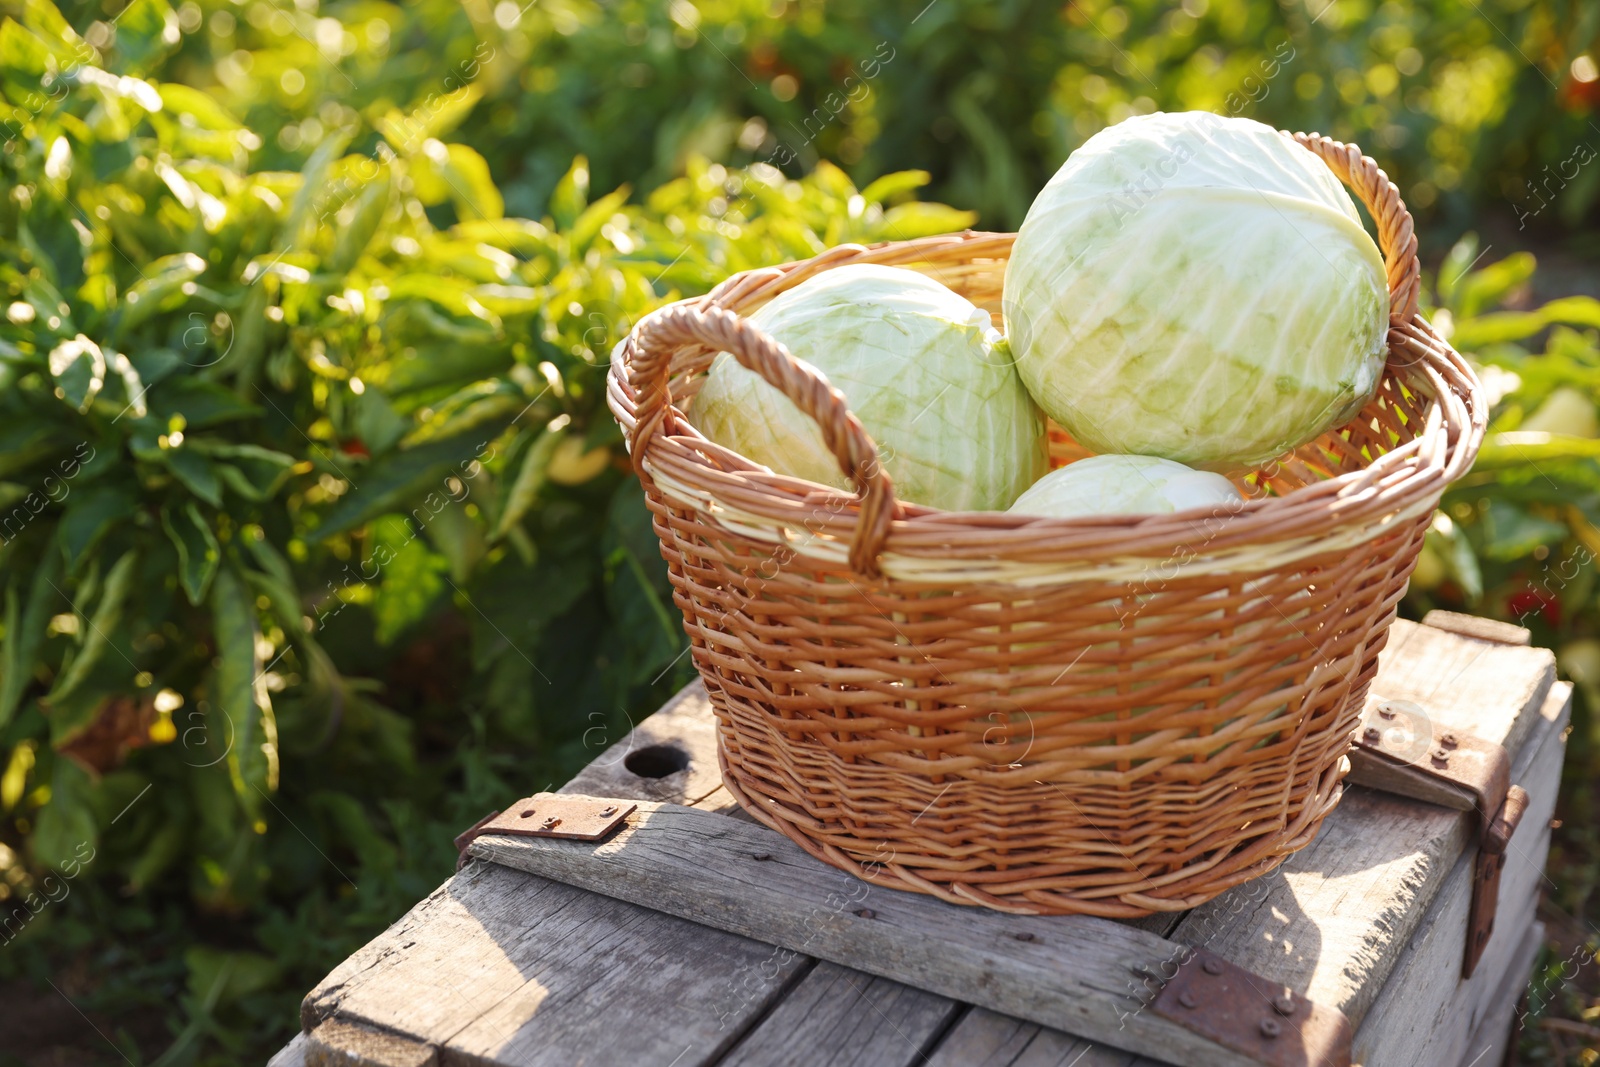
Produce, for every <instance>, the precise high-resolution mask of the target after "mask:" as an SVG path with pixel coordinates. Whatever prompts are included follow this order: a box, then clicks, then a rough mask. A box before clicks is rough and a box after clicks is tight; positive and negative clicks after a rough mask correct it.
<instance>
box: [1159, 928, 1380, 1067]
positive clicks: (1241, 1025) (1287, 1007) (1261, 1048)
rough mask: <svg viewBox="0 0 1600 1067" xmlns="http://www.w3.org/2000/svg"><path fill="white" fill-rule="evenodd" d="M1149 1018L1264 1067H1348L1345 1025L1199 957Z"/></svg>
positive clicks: (1287, 993) (1330, 1012)
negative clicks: (1154, 1016)
mask: <svg viewBox="0 0 1600 1067" xmlns="http://www.w3.org/2000/svg"><path fill="white" fill-rule="evenodd" d="M1150 1010H1152V1011H1154V1012H1155V1013H1156V1014H1157V1015H1159V1016H1160V1017H1161V1018H1163V1019H1167V1020H1169V1021H1170V1022H1174V1023H1177V1024H1178V1025H1179V1026H1181V1027H1183V1028H1184V1029H1185V1030H1189V1031H1191V1032H1193V1033H1196V1034H1200V1035H1201V1036H1202V1037H1207V1038H1210V1039H1211V1040H1212V1041H1215V1042H1216V1043H1217V1044H1219V1045H1222V1046H1224V1047H1226V1048H1229V1049H1232V1050H1233V1051H1234V1052H1237V1053H1239V1054H1240V1055H1243V1056H1247V1057H1249V1058H1250V1059H1251V1060H1253V1061H1255V1062H1256V1063H1260V1064H1264V1065H1266V1067H1349V1065H1350V1044H1351V1040H1352V1037H1351V1029H1350V1020H1349V1019H1348V1018H1346V1017H1345V1014H1344V1012H1342V1011H1340V1010H1339V1009H1337V1008H1329V1007H1325V1006H1323V1005H1320V1004H1316V1003H1313V1002H1312V1001H1311V1000H1308V999H1307V998H1306V997H1303V996H1301V995H1299V994H1297V993H1295V992H1294V990H1292V989H1290V988H1289V987H1288V986H1285V985H1280V984H1278V983H1277V982H1270V981H1268V980H1267V979H1265V978H1263V977H1261V976H1260V975H1258V974H1254V973H1252V972H1250V971H1247V970H1245V969H1244V968H1243V967H1239V966H1237V965H1235V964H1232V963H1229V962H1228V961H1227V960H1225V959H1223V958H1222V957H1221V956H1218V955H1216V954H1215V953H1212V952H1207V951H1206V950H1205V949H1194V950H1193V954H1192V955H1190V956H1189V958H1188V959H1186V960H1184V962H1183V963H1182V964H1180V965H1179V966H1178V970H1177V973H1175V974H1174V975H1173V976H1172V978H1171V979H1169V980H1168V981H1167V983H1166V985H1165V986H1163V987H1162V989H1161V992H1160V993H1159V994H1157V995H1156V999H1155V1000H1154V1001H1152V1002H1151V1005H1150Z"/></svg>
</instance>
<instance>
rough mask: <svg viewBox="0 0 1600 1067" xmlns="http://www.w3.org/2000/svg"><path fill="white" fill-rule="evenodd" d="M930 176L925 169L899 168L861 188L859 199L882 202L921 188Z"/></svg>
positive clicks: (875, 202) (872, 202)
mask: <svg viewBox="0 0 1600 1067" xmlns="http://www.w3.org/2000/svg"><path fill="white" fill-rule="evenodd" d="M931 177H932V176H931V175H930V174H929V173H928V172H927V171H925V170H900V171H895V172H894V173H893V174H885V175H884V176H883V177H881V178H879V179H877V180H876V181H873V182H871V183H869V184H868V185H867V187H866V188H865V189H863V190H861V199H863V200H865V201H866V202H867V203H869V204H882V203H884V202H886V201H889V200H893V199H894V198H895V197H898V196H904V195H906V194H907V193H910V192H913V191H914V190H917V189H920V188H922V187H923V186H924V185H927V184H928V181H929V180H930V178H931Z"/></svg>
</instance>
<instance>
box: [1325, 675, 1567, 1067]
mask: <svg viewBox="0 0 1600 1067" xmlns="http://www.w3.org/2000/svg"><path fill="white" fill-rule="evenodd" d="M1570 710H1571V686H1570V685H1568V684H1567V683H1565V682H1561V683H1558V684H1557V685H1555V686H1553V687H1552V688H1551V691H1550V694H1549V696H1548V697H1547V698H1546V700H1545V703H1544V707H1543V708H1542V709H1541V714H1540V719H1541V723H1540V728H1539V730H1538V732H1537V733H1535V735H1534V736H1533V737H1531V738H1530V739H1529V741H1528V744H1527V745H1525V746H1524V747H1523V751H1522V752H1521V753H1520V754H1519V758H1518V760H1517V762H1516V765H1515V767H1514V770H1513V773H1512V777H1513V779H1514V780H1515V781H1516V782H1517V783H1518V784H1520V785H1522V787H1523V788H1524V789H1526V790H1527V791H1528V808H1527V811H1526V813H1525V814H1524V815H1523V818H1522V824H1521V826H1520V828H1519V829H1518V830H1517V833H1516V835H1515V836H1513V837H1512V839H1511V844H1510V847H1509V848H1508V849H1507V852H1506V866H1505V870H1504V871H1503V872H1502V873H1501V876H1500V903H1499V909H1498V914H1497V918H1496V921H1495V930H1494V935H1493V936H1492V937H1491V938H1490V940H1489V944H1488V945H1487V946H1486V947H1485V950H1484V954H1483V958H1482V960H1480V961H1479V964H1478V968H1477V970H1476V971H1475V972H1474V974H1473V976H1472V978H1471V979H1468V980H1466V981H1461V982H1452V983H1451V984H1450V985H1449V986H1447V987H1445V990H1444V991H1445V992H1446V994H1447V995H1445V996H1428V995H1425V992H1426V991H1427V990H1429V989H1430V988H1435V989H1436V988H1439V984H1440V982H1441V980H1442V976H1444V975H1451V976H1452V977H1455V976H1457V975H1458V974H1459V967H1460V962H1461V952H1462V948H1463V945H1464V932H1465V930H1466V926H1467V916H1468V911H1469V905H1470V901H1471V895H1472V873H1473V870H1472V867H1473V855H1474V852H1473V850H1469V851H1468V852H1467V853H1466V854H1465V855H1463V856H1462V857H1461V859H1460V861H1459V862H1458V863H1457V864H1456V866H1455V869H1453V870H1452V871H1451V872H1450V874H1449V876H1448V878H1446V879H1445V884H1444V887H1443V889H1441V891H1440V893H1439V897H1438V899H1437V900H1436V901H1435V903H1434V907H1433V908H1432V909H1431V910H1430V911H1429V913H1428V916H1427V919H1426V921H1425V922H1423V923H1422V924H1421V925H1420V926H1419V927H1418V928H1417V929H1416V931H1415V932H1414V933H1413V934H1412V936H1411V937H1410V938H1409V939H1408V942H1407V944H1406V945H1405V950H1404V953H1403V954H1402V956H1401V958H1400V960H1399V962H1398V964H1397V965H1396V967H1395V969H1394V972H1393V974H1392V976H1391V977H1390V980H1389V983H1388V984H1387V985H1386V986H1385V988H1384V989H1383V991H1382V992H1381V993H1380V994H1379V996H1378V997H1377V1000H1376V1002H1375V1004H1374V1006H1373V1008H1372V1011H1371V1013H1370V1015H1369V1016H1368V1018H1367V1020H1366V1022H1365V1023H1364V1024H1363V1025H1362V1026H1361V1028H1360V1029H1359V1030H1358V1032H1357V1034H1356V1041H1355V1049H1356V1055H1357V1058H1358V1059H1360V1060H1361V1061H1362V1062H1363V1063H1365V1064H1366V1065H1367V1067H1382V1065H1385V1064H1395V1065H1405V1067H1412V1065H1415V1064H1442V1065H1453V1064H1456V1063H1458V1062H1460V1061H1461V1059H1462V1058H1463V1057H1464V1056H1466V1054H1467V1052H1468V1048H1469V1044H1468V1042H1469V1039H1470V1038H1471V1036H1472V1034H1473V1032H1474V1031H1475V1030H1476V1029H1477V1027H1478V1025H1479V1023H1480V1020H1482V1019H1483V1018H1485V1017H1486V1016H1487V1015H1489V1014H1490V1013H1491V1012H1492V1011H1493V1010H1494V1009H1495V1008H1497V1007H1498V1006H1499V1000H1500V999H1501V997H1502V990H1503V986H1504V984H1505V982H1506V981H1507V975H1508V974H1509V973H1511V972H1512V971H1513V970H1515V968H1516V966H1518V962H1517V957H1518V955H1519V954H1520V953H1521V951H1522V941H1523V938H1524V932H1525V931H1526V930H1528V929H1529V928H1530V927H1531V926H1532V925H1533V923H1534V913H1535V909H1536V906H1537V903H1538V896H1539V888H1540V885H1541V884H1542V882H1543V880H1544V858H1545V855H1546V853H1547V852H1548V851H1549V847H1550V826H1549V824H1550V817H1551V815H1552V814H1553V813H1554V811H1555V804H1556V793H1557V790H1558V787H1559V783H1560V778H1561V760H1562V756H1563V754H1564V751H1565V747H1564V744H1563V738H1562V735H1563V733H1564V732H1565V729H1566V725H1567V721H1568V716H1569V714H1570ZM1530 965H1531V963H1530ZM1520 974H1521V975H1522V976H1523V977H1524V978H1525V977H1526V974H1527V970H1526V968H1524V969H1523V970H1522V971H1521V972H1520ZM1511 999H1513V1000H1515V999H1516V998H1515V996H1512V998H1511Z"/></svg>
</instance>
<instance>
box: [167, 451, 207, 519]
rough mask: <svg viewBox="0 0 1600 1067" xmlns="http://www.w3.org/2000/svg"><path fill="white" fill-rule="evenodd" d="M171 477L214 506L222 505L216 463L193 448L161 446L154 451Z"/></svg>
mask: <svg viewBox="0 0 1600 1067" xmlns="http://www.w3.org/2000/svg"><path fill="white" fill-rule="evenodd" d="M156 455H158V456H159V457H160V458H161V462H162V463H164V464H166V466H167V469H168V470H170V471H171V472H172V475H173V477H175V478H177V479H178V481H179V482H181V483H183V485H184V487H185V488H187V489H188V490H189V492H191V493H193V494H194V495H195V496H197V497H199V498H200V499H201V500H204V501H205V502H206V503H207V504H210V505H211V506H212V507H214V508H219V507H221V506H222V480H221V478H220V476H219V475H218V474H217V468H216V465H215V464H213V463H212V462H211V461H210V460H209V459H207V458H206V457H205V456H204V455H203V454H202V453H201V452H199V451H198V450H196V449H193V448H163V449H159V450H157V452H156Z"/></svg>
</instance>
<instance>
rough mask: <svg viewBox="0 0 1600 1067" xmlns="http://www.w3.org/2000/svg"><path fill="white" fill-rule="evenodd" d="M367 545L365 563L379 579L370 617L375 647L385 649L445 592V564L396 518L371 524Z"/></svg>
mask: <svg viewBox="0 0 1600 1067" xmlns="http://www.w3.org/2000/svg"><path fill="white" fill-rule="evenodd" d="M371 542H372V550H371V553H370V556H369V558H368V561H367V563H368V566H369V567H371V568H374V569H376V571H377V572H378V573H379V574H380V575H382V582H381V583H380V584H379V586H378V595H377V597H376V598H375V599H374V600H373V603H372V615H373V619H374V620H375V621H376V623H377V631H376V636H377V639H378V643H379V644H384V645H387V644H390V643H392V642H393V641H394V640H395V639H396V638H397V637H399V636H401V635H402V634H403V633H405V631H406V630H407V629H408V628H409V627H411V626H412V625H413V624H414V623H417V622H420V621H421V620H422V619H423V617H424V616H426V615H427V613H428V609H429V608H430V607H432V606H433V604H434V602H435V601H437V600H438V599H439V596H440V594H441V593H443V592H444V590H445V580H444V574H445V572H446V571H447V570H448V569H449V564H448V563H447V562H446V561H445V559H444V557H443V556H441V555H439V554H438V553H437V552H434V551H432V550H430V549H429V548H428V546H427V545H426V544H425V543H424V542H423V541H422V540H421V538H419V537H418V536H417V535H416V532H415V531H414V530H413V529H412V527H411V524H410V523H409V522H407V521H406V519H404V518H403V517H401V516H399V515H389V516H385V517H384V518H382V519H379V520H377V521H376V522H374V523H373V524H372V534H371Z"/></svg>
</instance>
